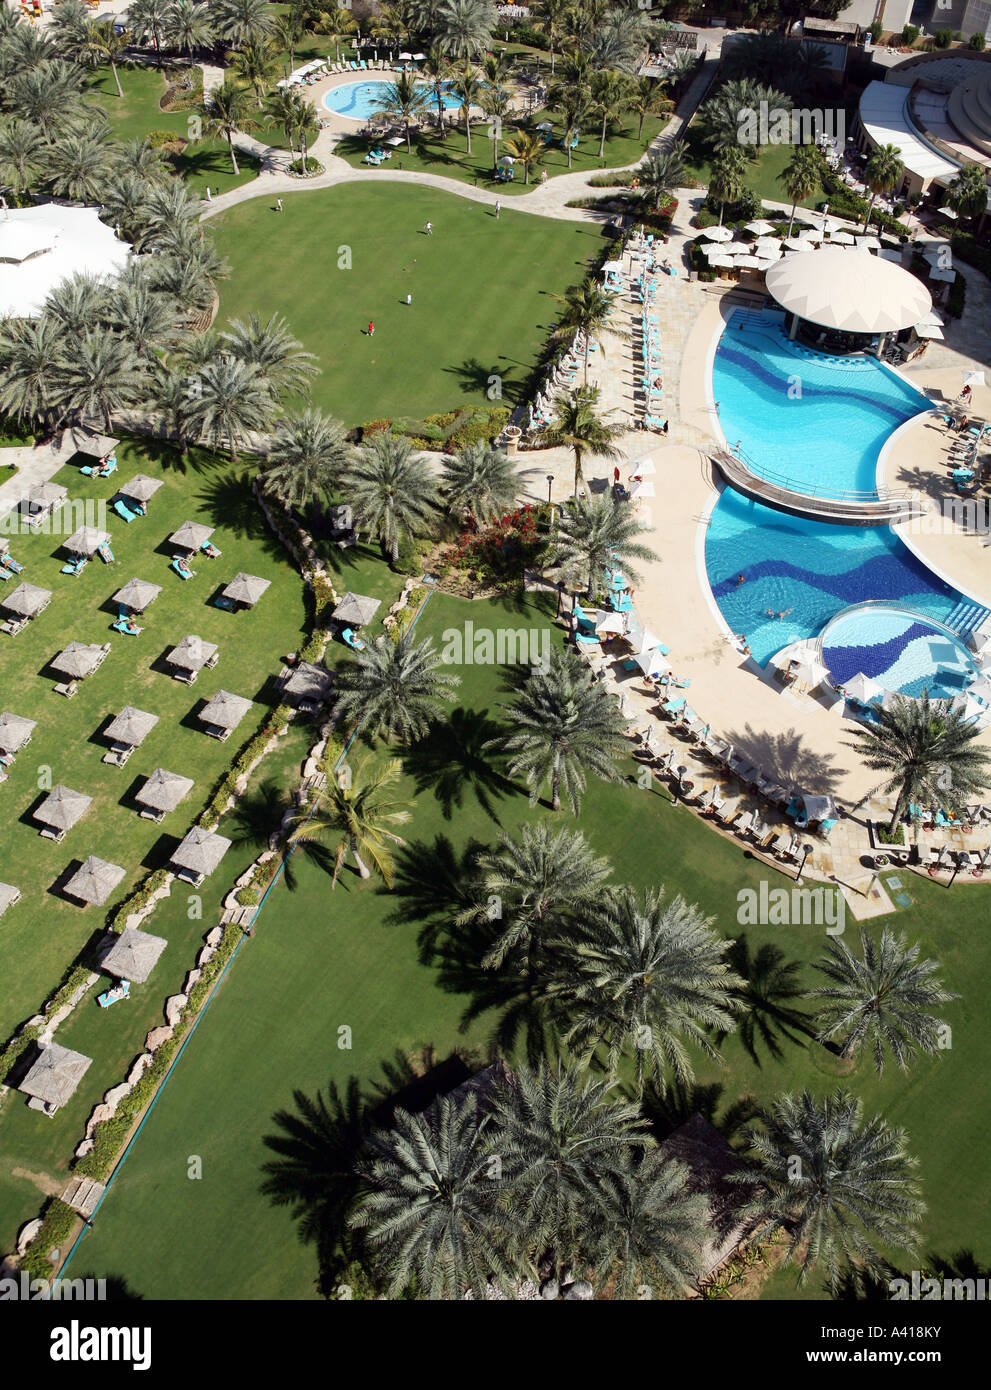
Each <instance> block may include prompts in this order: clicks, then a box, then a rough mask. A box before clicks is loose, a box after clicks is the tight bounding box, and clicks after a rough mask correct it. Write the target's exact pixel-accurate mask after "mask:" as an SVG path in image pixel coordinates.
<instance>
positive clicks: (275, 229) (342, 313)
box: [210, 183, 602, 424]
mask: <svg viewBox="0 0 991 1390" xmlns="http://www.w3.org/2000/svg"><path fill="white" fill-rule="evenodd" d="M283 206H284V211H283V212H282V213H281V214H279V213H277V212H276V211H275V207H274V203H272V202H270V201H269V200H268V199H254V200H252V201H250V202H248V203H245V204H242V205H241V206H239V207H236V208H231V209H230V210H229V211H227V212H225V213H222V214H221V215H220V216H218V217H217V218H215V219H213V220H212V221H211V224H210V225H211V226H212V227H213V228H214V230H215V233H216V243H217V248H218V250H219V251H220V252H221V254H222V255H224V256H226V257H227V258H228V259H229V260H230V263H231V266H232V267H233V269H232V273H231V277H230V279H229V280H226V281H224V282H223V284H222V285H221V291H220V293H221V298H220V320H221V322H223V320H224V319H225V318H228V317H234V316H236V315H242V316H243V315H246V314H248V313H249V312H255V313H258V314H261V315H262V316H263V317H264V316H267V315H268V314H275V313H278V314H283V315H285V317H286V318H287V319H288V321H289V323H290V325H291V327H292V329H293V331H294V332H295V334H296V335H297V337H299V338H301V339H302V341H303V343H304V344H305V346H306V347H307V348H308V349H309V350H310V351H311V352H315V353H316V354H317V356H318V358H319V362H320V366H321V368H322V374H321V375H320V376H319V377H318V378H317V379H316V381H315V383H314V385H313V400H314V402H315V403H316V404H317V405H318V406H320V407H321V408H322V409H324V410H326V411H329V412H331V413H332V414H334V415H337V416H339V417H340V418H341V419H342V420H344V421H346V422H347V423H348V424H354V423H356V422H359V421H363V420H369V419H375V418H379V417H381V416H384V415H386V414H388V415H389V416H390V417H396V416H413V417H415V418H420V417H422V416H423V415H427V414H430V413H432V412H434V411H440V410H448V409H451V408H453V407H454V406H457V405H462V404H473V403H477V404H486V403H488V402H487V392H488V391H489V390H490V389H492V388H490V377H492V376H498V377H500V378H501V380H502V391H503V397H504V399H506V400H507V401H513V400H515V398H516V395H517V393H518V391H519V388H520V387H521V386H522V384H523V383H524V381H525V380H526V378H527V376H528V374H529V372H530V371H531V369H532V367H533V365H534V363H535V362H536V361H537V359H538V357H539V354H540V352H541V349H542V348H543V345H544V343H545V342H546V339H547V332H548V325H549V324H550V323H552V322H553V321H554V319H555V317H556V314H557V308H558V306H557V305H556V304H555V301H554V299H553V298H552V297H551V296H552V295H553V294H554V293H563V292H564V291H565V290H566V289H567V288H568V287H569V286H571V285H573V284H575V283H577V282H578V281H579V280H581V278H582V276H583V274H584V272H585V268H586V264H587V261H588V258H589V257H590V256H591V255H592V254H593V253H595V252H597V251H598V250H599V248H600V246H601V245H602V240H601V232H600V229H599V228H598V227H597V226H593V225H590V224H585V223H572V222H564V221H555V220H552V219H549V218H538V217H534V216H532V215H529V214H526V213H514V212H512V211H507V210H504V211H503V213H502V216H501V217H500V218H498V219H497V218H496V217H495V216H494V215H493V213H492V209H491V208H487V207H483V206H481V205H480V204H477V203H472V202H468V201H467V200H465V199H463V198H459V197H456V196H452V195H451V194H446V193H439V192H436V191H435V190H433V189H428V188H415V187H408V186H405V185H403V186H399V185H396V184H388V183H383V184H382V186H381V187H374V186H368V185H360V186H354V187H347V188H329V189H323V190H316V191H310V192H305V193H299V194H289V195H287V196H286V197H285V198H284V199H283ZM427 221H432V222H433V225H434V233H433V236H430V237H428V236H425V235H423V230H422V229H423V227H424V225H425V224H426V222H427ZM348 256H349V257H350V265H351V268H350V269H339V268H338V265H339V263H340V264H344V263H345V262H346V260H347V258H348ZM407 293H411V294H412V296H413V303H412V305H411V306H409V307H408V306H407V304H406V295H407ZM369 320H372V321H374V323H375V336H374V338H370V337H368V336H367V334H366V332H365V329H366V327H367V325H368V322H369Z"/></svg>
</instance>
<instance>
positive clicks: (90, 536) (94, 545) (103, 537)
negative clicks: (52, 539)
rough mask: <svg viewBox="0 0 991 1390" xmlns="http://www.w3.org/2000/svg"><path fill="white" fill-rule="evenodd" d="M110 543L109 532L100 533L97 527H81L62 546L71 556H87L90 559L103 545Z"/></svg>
mask: <svg viewBox="0 0 991 1390" xmlns="http://www.w3.org/2000/svg"><path fill="white" fill-rule="evenodd" d="M109 542H110V535H109V532H107V531H98V530H97V529H96V527H95V526H80V528H79V530H78V531H73V533H72V535H71V536H70V537H69V539H68V540H67V541H63V542H62V544H63V546H64V547H65V549H66V550H68V552H69V554H70V555H85V556H86V558H87V559H90V558H91V557H92V556H94V555H95V554H96V552H97V551H98V550H99V548H100V546H101V545H108V544H109Z"/></svg>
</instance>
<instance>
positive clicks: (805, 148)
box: [778, 145, 822, 236]
mask: <svg viewBox="0 0 991 1390" xmlns="http://www.w3.org/2000/svg"><path fill="white" fill-rule="evenodd" d="M778 178H779V179H780V180H781V182H782V183H783V184H784V186H785V189H786V191H787V193H788V197H789V198H790V199H791V200H792V201H791V212H790V214H789V216H788V235H789V236H791V229H792V224H793V223H794V221H795V209H796V208H797V207H798V205H799V203H801V202H804V201H805V199H806V198H811V197H812V195H813V193H816V192H817V191H818V190H819V188H821V186H822V155H821V154H820V153H819V151H818V149H817V148H816V146H815V145H796V147H795V153H794V154H793V155H792V157H791V159H790V160H789V161H788V163H787V164H786V165H785V167H784V169H783V170H782V171H781V173H780V174H779V175H778Z"/></svg>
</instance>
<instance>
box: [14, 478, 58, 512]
mask: <svg viewBox="0 0 991 1390" xmlns="http://www.w3.org/2000/svg"><path fill="white" fill-rule="evenodd" d="M68 495H69V489H68V488H67V487H63V486H62V484H61V483H35V485H34V487H31V488H28V490H27V492H26V493H25V495H24V503H23V504H22V506H24V505H26V507H27V510H28V512H29V514H33V513H35V512H50V511H51V510H52V508H53V507H57V506H58V505H59V504H60V503H61V502H64V501H65V499H66V498H67V497H68Z"/></svg>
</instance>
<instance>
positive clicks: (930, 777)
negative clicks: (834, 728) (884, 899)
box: [849, 691, 991, 834]
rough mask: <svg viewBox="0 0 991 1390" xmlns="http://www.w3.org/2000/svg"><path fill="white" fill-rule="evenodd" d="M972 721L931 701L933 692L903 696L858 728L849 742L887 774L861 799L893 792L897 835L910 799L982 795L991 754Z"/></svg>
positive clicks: (961, 799) (989, 777) (960, 799)
mask: <svg viewBox="0 0 991 1390" xmlns="http://www.w3.org/2000/svg"><path fill="white" fill-rule="evenodd" d="M977 739H978V732H977V730H976V729H975V728H974V726H973V724H965V723H964V721H963V718H962V716H961V712H960V711H959V710H955V709H947V708H946V707H945V706H944V705H943V704H942V703H936V704H933V703H932V701H930V699H929V692H928V691H923V693H922V697H921V699H919V700H906V699H905V698H904V697H902V696H899V697H897V698H896V699H894V700H892V701H891V702H890V703H889V704H888V705H887V706H886V707H879V708H878V710H877V722H876V723H875V724H873V725H871V726H870V727H869V728H868V727H865V728H862V729H856V730H855V731H854V732H853V734H852V738H851V742H850V745H849V746H850V747H851V748H855V749H856V750H857V752H858V753H859V755H860V757H861V759H862V760H863V762H864V764H865V766H867V767H869V768H870V769H871V770H872V771H873V772H881V773H883V774H884V778H883V780H882V781H881V782H880V783H879V784H878V786H876V787H875V788H873V789H872V790H871V791H870V792H868V794H867V795H866V796H865V797H863V798H862V799H861V801H860V802H859V803H858V804H859V805H861V806H863V805H864V804H865V803H866V802H868V801H870V800H871V798H872V797H874V796H876V795H878V794H879V793H881V792H883V793H884V794H885V795H886V796H890V795H891V794H892V793H894V794H895V804H894V806H893V808H892V811H891V820H890V821H889V823H888V829H889V831H890V832H891V833H892V834H894V832H895V829H896V827H897V825H898V822H899V820H900V819H901V818H902V816H903V815H904V814H905V813H906V812H907V810H908V808H909V806H910V805H912V804H918V805H928V804H929V803H930V802H934V803H936V804H941V803H942V802H944V801H949V802H950V804H951V806H954V807H956V806H962V805H963V804H965V803H966V802H967V801H968V800H971V799H976V800H978V801H979V800H980V799H981V794H982V793H983V792H984V791H985V789H986V788H987V787H988V785H989V783H991V755H989V754H988V753H987V752H986V750H985V749H984V748H982V747H981V745H980V743H979V742H978V741H977Z"/></svg>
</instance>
